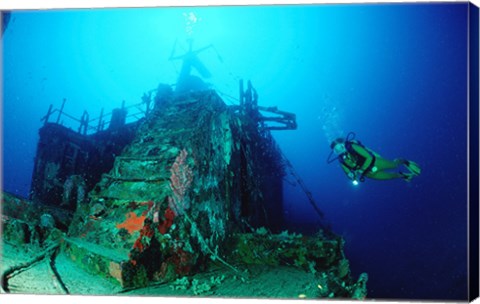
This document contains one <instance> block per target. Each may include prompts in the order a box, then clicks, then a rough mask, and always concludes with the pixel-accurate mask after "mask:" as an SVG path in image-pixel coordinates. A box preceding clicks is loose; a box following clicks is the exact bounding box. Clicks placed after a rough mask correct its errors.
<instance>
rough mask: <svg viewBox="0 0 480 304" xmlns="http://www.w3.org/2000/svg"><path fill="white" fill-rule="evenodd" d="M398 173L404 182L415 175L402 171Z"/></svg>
mask: <svg viewBox="0 0 480 304" xmlns="http://www.w3.org/2000/svg"><path fill="white" fill-rule="evenodd" d="M399 173H400V175H401V176H402V178H403V179H404V180H405V181H406V182H410V181H411V180H412V178H413V177H414V176H415V174H413V173H403V172H399Z"/></svg>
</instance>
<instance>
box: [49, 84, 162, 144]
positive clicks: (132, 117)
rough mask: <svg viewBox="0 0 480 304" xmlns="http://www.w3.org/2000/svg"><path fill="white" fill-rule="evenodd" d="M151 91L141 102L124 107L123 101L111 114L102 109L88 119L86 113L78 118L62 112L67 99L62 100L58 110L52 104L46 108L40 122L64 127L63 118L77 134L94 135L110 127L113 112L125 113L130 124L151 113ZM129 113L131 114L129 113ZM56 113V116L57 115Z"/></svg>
mask: <svg viewBox="0 0 480 304" xmlns="http://www.w3.org/2000/svg"><path fill="white" fill-rule="evenodd" d="M151 101H152V98H151V91H150V93H149V95H147V94H146V93H145V94H144V96H143V97H142V101H141V102H139V103H136V104H133V105H130V106H125V101H122V105H121V107H120V108H116V109H113V110H112V111H111V112H108V113H104V108H102V109H101V110H100V115H99V116H98V117H96V118H93V119H90V115H89V113H88V112H87V111H83V113H82V115H81V116H80V118H78V117H75V116H73V115H71V114H68V113H66V112H65V111H64V108H65V103H66V102H67V99H66V98H64V99H63V102H62V105H61V107H60V108H55V109H54V108H53V104H50V107H49V108H48V111H47V114H45V116H43V117H42V118H41V119H40V121H43V123H44V125H46V124H47V123H49V122H54V123H56V124H59V125H64V120H63V119H64V118H67V119H68V120H70V122H73V124H77V125H78V130H77V132H78V133H80V134H83V135H87V134H94V133H98V132H100V131H103V130H105V128H106V126H108V125H110V123H111V121H112V117H113V116H114V114H113V113H114V112H115V111H116V110H117V111H118V110H120V111H123V112H124V113H125V117H124V119H125V123H127V122H128V123H130V122H135V121H138V120H140V119H142V118H143V117H145V116H146V115H148V113H149V112H150V111H151ZM131 109H134V111H131ZM129 112H131V113H129ZM57 113H58V114H57ZM54 114H57V117H56V119H52V118H53V116H54Z"/></svg>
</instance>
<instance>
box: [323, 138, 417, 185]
mask: <svg viewBox="0 0 480 304" xmlns="http://www.w3.org/2000/svg"><path fill="white" fill-rule="evenodd" d="M330 148H331V149H332V152H330V155H329V157H328V160H327V161H328V163H332V162H333V161H335V160H336V159H338V160H339V162H340V165H341V166H342V169H343V171H344V172H345V174H346V175H347V176H348V178H349V179H351V180H352V181H353V183H354V184H355V185H357V184H358V181H361V182H364V181H365V177H368V178H371V179H376V180H390V179H395V178H401V179H404V180H405V181H407V182H409V181H411V180H412V178H413V177H415V176H418V175H420V173H421V169H420V167H419V166H418V164H416V163H415V162H413V161H410V160H406V159H403V158H396V159H394V160H393V161H392V160H388V159H385V158H383V157H381V156H380V155H379V154H378V153H376V152H374V151H372V150H370V149H369V148H367V147H365V146H364V145H362V143H360V141H358V140H355V133H353V132H350V133H348V135H347V137H346V138H345V139H343V138H337V139H335V140H334V141H333V142H332V143H331V145H330ZM333 153H335V154H336V155H337V157H335V158H333V159H331V157H332V154H333ZM402 165H403V166H405V168H406V169H407V170H408V172H402V171H400V169H401V166H402Z"/></svg>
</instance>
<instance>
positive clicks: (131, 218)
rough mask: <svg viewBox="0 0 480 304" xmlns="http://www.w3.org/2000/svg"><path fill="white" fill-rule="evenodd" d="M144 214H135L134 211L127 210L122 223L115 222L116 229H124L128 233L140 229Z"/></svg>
mask: <svg viewBox="0 0 480 304" xmlns="http://www.w3.org/2000/svg"><path fill="white" fill-rule="evenodd" d="M145 217H146V216H145V215H140V216H137V214H136V213H135V212H129V213H128V214H127V218H126V219H125V221H124V222H123V223H120V224H117V228H118V229H122V228H124V229H126V230H127V231H128V233H130V234H132V233H133V232H135V231H138V230H140V229H142V227H143V222H144V221H145Z"/></svg>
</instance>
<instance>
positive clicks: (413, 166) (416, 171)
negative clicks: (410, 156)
mask: <svg viewBox="0 0 480 304" xmlns="http://www.w3.org/2000/svg"><path fill="white" fill-rule="evenodd" d="M405 166H407V169H408V170H409V171H410V172H412V174H415V175H420V173H422V169H420V166H419V165H418V164H417V163H415V162H413V161H409V160H407V161H406V163H405Z"/></svg>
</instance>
